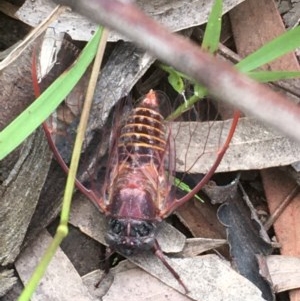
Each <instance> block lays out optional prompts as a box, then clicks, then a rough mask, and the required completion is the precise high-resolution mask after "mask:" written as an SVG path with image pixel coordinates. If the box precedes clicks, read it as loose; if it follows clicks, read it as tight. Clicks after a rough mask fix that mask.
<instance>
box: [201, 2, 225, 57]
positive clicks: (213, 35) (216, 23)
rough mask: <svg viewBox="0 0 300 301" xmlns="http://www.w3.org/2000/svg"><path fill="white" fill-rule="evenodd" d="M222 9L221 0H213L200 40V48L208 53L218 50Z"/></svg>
mask: <svg viewBox="0 0 300 301" xmlns="http://www.w3.org/2000/svg"><path fill="white" fill-rule="evenodd" d="M222 9H223V1H222V0H215V2H214V5H213V7H212V10H211V13H210V15H209V17H208V20H207V25H206V28H205V32H204V37H203V41H202V45H201V46H202V48H203V49H205V50H207V51H208V52H210V53H212V54H213V53H215V52H216V51H217V50H218V47H219V42H220V35H221V27H222Z"/></svg>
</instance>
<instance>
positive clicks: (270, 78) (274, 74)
mask: <svg viewBox="0 0 300 301" xmlns="http://www.w3.org/2000/svg"><path fill="white" fill-rule="evenodd" d="M247 75H248V76H249V77H251V78H252V79H255V80H256V81H258V82H261V83H268V82H274V81H277V80H283V79H291V78H297V77H300V72H299V71H250V72H247Z"/></svg>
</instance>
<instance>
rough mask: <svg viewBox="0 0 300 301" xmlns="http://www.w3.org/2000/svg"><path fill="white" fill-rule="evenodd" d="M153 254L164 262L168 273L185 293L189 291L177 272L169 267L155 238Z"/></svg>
mask: <svg viewBox="0 0 300 301" xmlns="http://www.w3.org/2000/svg"><path fill="white" fill-rule="evenodd" d="M153 251H154V255H155V256H156V257H157V258H159V260H160V261H161V262H162V263H163V264H164V266H165V267H166V268H167V269H168V270H169V271H170V273H171V274H172V275H173V276H174V278H175V279H176V280H177V281H178V283H179V284H180V285H181V286H182V287H183V288H184V291H185V293H186V294H187V293H188V292H189V291H188V289H187V287H186V286H185V284H184V283H183V281H182V280H181V278H180V276H179V275H178V273H177V272H176V271H175V270H174V269H173V268H172V267H171V265H170V264H169V263H168V262H167V261H166V258H165V256H164V253H163V252H162V250H161V248H160V246H159V244H158V242H157V240H155V243H154V246H153Z"/></svg>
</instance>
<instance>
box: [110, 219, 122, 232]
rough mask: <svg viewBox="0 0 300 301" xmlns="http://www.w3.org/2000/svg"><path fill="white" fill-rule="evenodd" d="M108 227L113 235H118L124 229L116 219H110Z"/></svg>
mask: <svg viewBox="0 0 300 301" xmlns="http://www.w3.org/2000/svg"><path fill="white" fill-rule="evenodd" d="M109 227H110V229H111V230H112V232H113V233H115V234H120V233H121V232H122V230H123V229H124V225H123V224H122V223H121V222H120V221H118V220H116V219H111V220H110V221H109Z"/></svg>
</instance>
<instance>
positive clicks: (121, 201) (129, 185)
mask: <svg viewBox="0 0 300 301" xmlns="http://www.w3.org/2000/svg"><path fill="white" fill-rule="evenodd" d="M159 107H160V104H159V98H158V97H157V93H156V92H154V91H153V90H151V91H150V92H149V93H148V94H147V95H146V96H145V97H144V98H143V99H142V100H141V102H140V103H139V104H138V105H137V107H136V108H134V109H133V110H132V111H131V113H130V114H129V116H128V117H127V118H126V121H125V122H124V123H123V124H122V126H121V127H120V129H119V131H118V137H117V138H116V142H115V143H114V150H113V151H112V153H111V156H113V159H112V160H111V164H112V165H113V167H112V168H111V170H110V171H109V175H108V183H107V189H106V203H107V204H108V206H107V215H108V232H107V235H106V239H107V241H108V243H109V245H110V246H111V247H112V248H114V249H116V250H118V251H121V252H123V253H126V254H130V253H133V252H134V251H138V250H141V249H150V248H152V247H153V244H154V242H155V235H156V229H157V223H159V222H160V220H161V219H160V214H159V213H160V211H161V210H162V209H163V208H164V206H165V205H166V203H167V202H168V198H169V197H170V192H171V188H172V179H171V174H172V173H171V172H170V171H169V170H170V169H171V168H170V167H171V166H172V165H173V160H174V155H173V151H174V149H172V147H171V135H170V130H169V127H168V126H167V125H166V123H165V122H164V117H163V116H162V114H161V113H160V110H159Z"/></svg>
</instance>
